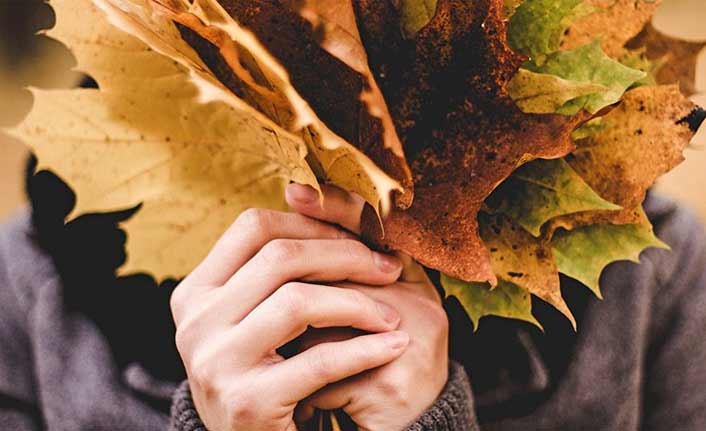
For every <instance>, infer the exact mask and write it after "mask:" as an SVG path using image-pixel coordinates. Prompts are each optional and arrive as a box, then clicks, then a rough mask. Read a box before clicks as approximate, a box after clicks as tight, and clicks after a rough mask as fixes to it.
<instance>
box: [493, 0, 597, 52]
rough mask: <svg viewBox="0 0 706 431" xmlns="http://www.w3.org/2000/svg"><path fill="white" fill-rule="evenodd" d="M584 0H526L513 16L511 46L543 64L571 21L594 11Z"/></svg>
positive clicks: (511, 21) (509, 28)
mask: <svg viewBox="0 0 706 431" xmlns="http://www.w3.org/2000/svg"><path fill="white" fill-rule="evenodd" d="M593 10H594V9H593V7H591V6H589V5H587V4H585V3H584V2H583V0H525V1H524V2H522V3H521V4H520V5H519V6H517V8H516V9H515V13H514V14H513V15H512V17H511V18H510V24H509V27H508V31H507V40H508V44H509V45H510V48H512V49H513V50H515V51H517V52H520V53H522V54H525V55H528V56H529V57H530V59H532V61H534V62H535V63H537V64H541V63H542V62H543V60H544V58H545V56H546V54H549V53H552V52H554V51H556V50H558V49H559V43H560V42H561V35H562V34H563V33H564V30H566V28H567V27H568V26H569V24H571V21H572V20H574V19H576V18H578V17H581V16H584V15H586V14H588V13H591V12H592V11H593Z"/></svg>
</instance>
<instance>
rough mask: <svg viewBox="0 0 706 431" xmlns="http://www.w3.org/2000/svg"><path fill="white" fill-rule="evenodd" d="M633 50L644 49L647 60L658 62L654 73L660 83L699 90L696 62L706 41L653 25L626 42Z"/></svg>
mask: <svg viewBox="0 0 706 431" xmlns="http://www.w3.org/2000/svg"><path fill="white" fill-rule="evenodd" d="M627 47H628V48H631V49H644V50H645V55H646V56H647V59H648V60H651V61H654V62H657V63H659V67H658V68H657V70H656V72H655V79H656V81H657V83H658V84H677V83H678V84H679V87H680V88H681V91H682V93H684V95H686V96H691V95H692V94H694V93H696V63H697V61H698V57H699V55H700V54H701V52H703V50H704V47H706V41H700V42H690V41H685V40H679V39H675V38H673V37H670V36H667V35H665V34H663V33H660V32H659V31H658V30H656V29H655V28H654V27H653V26H652V25H650V24H647V25H646V26H645V28H644V29H642V31H641V32H640V33H639V34H638V35H637V36H636V37H635V38H634V39H632V40H630V41H629V42H628V43H627Z"/></svg>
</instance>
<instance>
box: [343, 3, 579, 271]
mask: <svg viewBox="0 0 706 431" xmlns="http://www.w3.org/2000/svg"><path fill="white" fill-rule="evenodd" d="M385 3H386V2H372V1H361V2H356V6H357V9H356V13H357V16H358V18H359V22H360V23H361V28H360V29H359V30H360V32H361V37H362V39H363V42H364V45H365V46H366V50H367V51H368V58H369V61H370V63H371V69H372V70H373V71H374V72H375V73H376V76H378V75H379V74H380V73H382V74H384V76H385V79H381V80H380V81H379V84H380V88H381V89H382V91H383V94H385V98H386V100H387V101H388V106H389V107H390V112H391V113H392V116H393V119H395V124H396V125H397V127H398V132H399V134H400V136H401V138H402V141H403V143H404V145H405V151H406V153H407V155H408V160H409V162H410V166H411V167H412V173H413V176H414V179H415V199H414V202H413V204H412V206H411V207H410V208H408V209H407V210H405V211H393V212H392V213H391V214H390V215H389V216H388V217H387V219H386V220H385V222H384V227H385V230H384V237H383V232H382V231H380V230H379V228H378V226H376V224H375V223H374V220H373V221H368V222H366V220H364V223H363V225H364V227H365V228H366V229H365V233H366V236H367V237H368V238H371V239H372V240H373V242H375V243H377V244H378V245H380V246H383V247H388V248H391V249H395V250H401V251H403V252H405V253H407V254H410V255H411V256H413V257H414V258H415V259H417V260H418V261H419V262H420V263H422V264H423V265H425V266H428V267H431V268H434V269H438V270H440V271H442V272H444V273H446V274H448V275H450V276H452V277H455V278H458V279H463V280H472V281H490V282H491V283H493V284H494V283H495V280H496V277H495V274H494V273H493V271H492V268H491V264H490V254H489V252H488V250H487V248H486V247H485V246H484V244H483V242H482V240H481V238H480V237H479V235H478V222H477V214H478V211H479V210H480V208H481V207H482V205H483V201H484V200H485V199H486V197H487V196H488V195H489V194H490V193H491V192H492V190H493V189H495V187H496V186H497V185H498V184H499V183H501V182H502V181H503V180H504V179H505V178H507V177H508V176H509V175H510V174H511V173H512V171H514V170H515V169H516V168H517V166H519V165H520V164H522V163H524V162H526V161H528V160H531V159H534V158H538V157H539V158H557V157H561V156H563V155H565V154H567V153H569V152H570V151H571V150H572V149H573V143H572V141H571V139H570V137H569V135H570V133H571V131H573V129H574V128H575V127H576V126H578V125H579V124H581V123H582V122H583V121H585V120H586V119H587V118H586V116H584V115H578V116H576V117H564V116H560V115H531V114H525V113H523V112H521V111H520V110H519V109H518V108H517V107H516V106H515V104H514V102H513V101H512V99H511V98H510V97H509V95H508V94H507V91H506V89H505V86H506V84H507V82H508V81H510V79H511V78H512V76H513V75H514V74H515V73H516V72H517V69H518V67H519V65H520V63H521V62H522V61H523V58H522V57H521V56H519V55H517V54H513V53H512V52H511V51H510V50H509V48H508V47H507V44H506V42H505V40H504V38H503V37H502V35H503V34H504V33H505V28H506V27H505V26H506V23H505V20H504V15H503V10H502V9H503V4H502V3H503V2H502V1H501V0H493V1H487V0H486V1H479V2H473V3H468V2H463V1H452V0H442V1H439V2H438V4H437V9H436V14H435V15H434V18H433V19H432V20H431V21H430V22H429V23H428V24H427V25H426V26H425V27H424V28H422V29H421V30H420V31H419V32H418V33H417V34H416V35H415V37H414V38H413V39H410V40H404V39H403V38H402V36H401V35H395V34H394V32H392V31H390V30H389V29H390V28H395V27H398V25H399V23H398V22H395V20H394V17H395V16H396V15H395V10H394V8H393V9H392V10H389V9H387V10H386V9H385V7H386V6H385ZM481 22H482V23H484V25H482V26H481V25H480V24H481Z"/></svg>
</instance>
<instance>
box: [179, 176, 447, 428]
mask: <svg viewBox="0 0 706 431" xmlns="http://www.w3.org/2000/svg"><path fill="white" fill-rule="evenodd" d="M288 201H289V202H290V205H291V206H292V207H293V208H295V209H296V210H298V211H300V212H301V213H302V214H306V215H302V214H287V213H280V212H273V211H264V210H250V211H247V212H245V213H244V214H243V215H241V216H240V217H239V218H238V220H237V221H236V222H235V223H234V224H233V226H232V227H231V228H230V229H229V230H228V231H227V232H226V233H225V234H224V235H223V237H222V238H221V239H220V240H219V242H218V243H217V244H216V246H215V247H214V248H213V250H212V251H211V253H210V254H209V256H208V257H207V258H206V259H205V260H204V261H203V262H202V263H201V264H200V265H199V267H198V268H196V269H195V270H194V271H193V272H192V273H191V274H190V275H189V276H188V277H187V278H186V279H185V280H184V281H183V282H182V283H181V284H180V285H179V287H178V288H177V289H176V291H175V292H174V295H173V297H172V303H171V304H172V310H173V314H174V318H175V321H176V325H177V346H178V348H179V352H180V354H181V356H182V359H183V361H184V364H185V366H186V369H187V373H188V376H189V383H190V386H191V389H192V394H193V398H194V402H195V404H196V408H197V410H198V411H199V414H200V416H201V418H202V420H203V421H204V423H205V424H206V426H207V427H208V428H209V429H212V430H214V431H218V430H234V429H254V430H258V429H273V430H288V431H292V430H295V429H296V425H295V422H294V413H293V412H294V409H295V407H296V406H297V404H298V403H300V402H301V401H302V400H304V401H303V402H302V403H300V406H299V409H298V413H299V416H301V417H302V418H305V417H306V416H307V415H310V414H311V412H312V411H313V408H314V407H318V408H326V409H329V408H344V409H345V411H346V412H348V413H349V414H350V415H351V416H352V417H353V419H354V420H355V421H356V423H358V424H359V425H360V426H361V427H362V428H363V429H375V430H385V429H390V430H392V429H401V428H402V427H404V425H406V424H407V423H409V422H411V421H412V420H414V419H415V418H416V417H417V416H418V415H419V414H421V413H422V412H423V411H424V409H426V408H427V407H428V406H429V405H431V404H432V403H433V401H434V399H435V398H436V397H437V396H438V394H439V392H440V391H441V388H442V387H443V385H444V383H445V382H446V373H447V359H446V358H447V356H446V355H447V351H446V342H447V341H446V340H447V329H446V317H445V315H444V313H443V309H441V307H440V305H439V299H438V297H437V295H436V292H435V291H434V289H433V286H431V284H430V283H429V282H428V280H426V277H425V276H424V274H423V271H421V270H420V269H419V268H418V267H416V268H415V267H414V266H412V265H407V266H406V268H405V270H404V275H403V277H402V280H404V281H400V282H398V279H400V275H401V273H402V269H403V265H402V263H401V262H400V260H399V259H397V258H395V257H391V256H387V255H384V254H379V253H376V252H372V251H371V250H369V249H368V248H367V247H366V246H364V245H363V244H362V243H360V242H359V241H357V240H356V239H355V237H354V236H353V235H351V234H350V233H348V232H346V231H345V230H343V229H340V228H338V227H335V226H333V225H332V224H329V223H336V224H338V225H340V226H342V227H345V228H346V229H348V230H349V231H351V232H357V231H358V227H359V221H360V213H361V210H362V207H363V204H362V201H360V200H359V199H357V198H355V197H353V196H352V195H349V194H347V193H344V192H342V191H340V190H338V189H334V188H326V208H325V209H322V208H320V207H319V202H318V197H317V195H316V194H315V193H311V192H310V191H307V189H306V188H304V187H301V186H290V188H289V189H288ZM307 216H311V217H307ZM314 218H318V219H319V220H321V221H319V220H315V219H314ZM326 222H328V223H326ZM342 281H346V283H344V284H341V283H340V282H342ZM316 282H320V283H328V284H336V283H338V284H336V286H335V287H334V286H322V285H319V284H315V283H316ZM375 286H389V287H385V288H384V289H381V288H380V287H375ZM389 304H394V305H395V309H393V308H391V307H390V305H389ZM308 327H313V328H334V327H338V328H340V327H344V328H345V327H351V328H357V329H358V330H360V331H362V332H359V333H358V334H357V336H354V337H351V336H347V337H342V336H341V335H340V334H338V336H327V337H325V339H319V340H317V341H316V342H315V343H310V347H309V348H307V349H305V350H303V351H302V352H301V353H299V354H297V355H295V356H293V357H291V358H289V359H284V358H283V357H281V356H279V355H278V354H277V353H276V349H277V348H279V347H281V346H282V345H284V344H285V343H287V342H288V341H290V340H292V339H294V338H296V337H298V336H300V335H301V334H302V333H304V332H305V331H306V329H307V328H308ZM398 328H401V329H403V330H404V331H408V333H409V335H408V333H407V332H403V331H400V330H398ZM361 333H362V334H363V335H359V334H361ZM410 335H411V336H412V337H413V339H412V342H411V343H409V336H410ZM309 339H310V341H311V338H309ZM408 344H409V348H407V347H408ZM405 349H407V352H405ZM403 353H404V354H403ZM398 358H399V359H398ZM396 359H397V360H396ZM385 364H388V365H387V366H385ZM368 370H372V371H368ZM365 371H368V372H367V373H363V372H365ZM361 373H362V374H361ZM335 382H338V383H335ZM333 383H335V384H334V385H331V384H333ZM327 385H329V386H327Z"/></svg>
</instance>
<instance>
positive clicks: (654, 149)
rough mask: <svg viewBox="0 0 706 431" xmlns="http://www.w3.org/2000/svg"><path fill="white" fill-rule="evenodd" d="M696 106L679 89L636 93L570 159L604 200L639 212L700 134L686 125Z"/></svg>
mask: <svg viewBox="0 0 706 431" xmlns="http://www.w3.org/2000/svg"><path fill="white" fill-rule="evenodd" d="M694 107H695V105H694V104H693V103H692V102H690V101H689V100H688V99H687V98H686V97H684V96H683V95H682V94H681V93H680V92H679V88H678V87H677V86H675V85H668V86H656V87H655V86H650V87H640V88H636V89H634V90H630V91H629V92H627V93H626V94H625V96H624V97H623V101H622V103H621V104H620V106H618V107H617V108H615V109H613V110H612V111H611V112H609V113H608V114H607V115H605V116H603V117H602V118H601V124H602V125H603V127H604V128H603V129H602V130H601V131H599V132H598V133H596V134H593V135H591V136H589V137H587V138H586V139H584V140H582V141H580V142H579V145H578V148H577V149H576V150H575V151H574V152H573V153H572V155H571V157H569V158H568V159H567V160H568V161H569V164H570V165H571V167H572V168H574V170H575V171H576V172H577V173H578V174H579V175H580V176H581V177H582V178H583V179H584V180H585V181H586V182H587V183H588V184H589V185H590V186H591V188H593V190H595V191H596V192H597V193H598V194H599V195H600V196H602V197H603V198H605V199H607V200H609V201H611V202H613V203H615V204H617V205H620V206H621V207H623V208H626V209H633V208H635V207H637V206H639V205H640V204H641V203H642V201H643V200H644V199H645V193H646V192H647V189H648V188H649V187H650V186H652V184H653V183H654V182H655V180H656V179H657V178H658V177H660V176H661V175H663V174H665V173H666V172H668V171H670V170H671V169H672V168H674V167H675V166H677V165H678V164H679V163H681V162H682V161H683V160H684V156H683V154H682V153H683V150H684V148H686V146H687V145H689V142H690V141H691V138H692V136H693V134H694V132H693V131H692V130H691V129H690V128H689V125H688V124H686V123H685V122H681V121H680V120H681V119H683V118H685V117H686V116H687V115H688V114H689V113H690V112H691V111H692V109H694Z"/></svg>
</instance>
